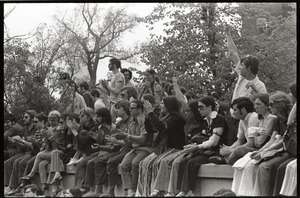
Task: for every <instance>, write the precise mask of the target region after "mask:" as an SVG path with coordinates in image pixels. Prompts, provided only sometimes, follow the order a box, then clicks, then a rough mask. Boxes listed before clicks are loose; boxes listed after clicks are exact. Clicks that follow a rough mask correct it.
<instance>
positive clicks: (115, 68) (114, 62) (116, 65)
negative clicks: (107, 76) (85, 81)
mask: <svg viewBox="0 0 300 198" xmlns="http://www.w3.org/2000/svg"><path fill="white" fill-rule="evenodd" d="M108 69H109V71H112V72H113V76H112V78H111V81H110V84H109V85H108V84H107V82H106V81H104V80H101V81H100V83H101V85H102V87H103V88H105V89H106V90H107V92H109V101H110V106H112V105H113V104H115V103H116V102H117V101H118V100H119V99H121V96H120V93H121V89H122V87H124V85H125V77H124V75H123V74H122V73H121V72H120V71H119V69H121V61H120V60H119V59H116V58H112V59H110V60H109V64H108ZM110 106H109V107H107V108H110Z"/></svg>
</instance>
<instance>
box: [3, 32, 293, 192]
mask: <svg viewBox="0 0 300 198" xmlns="http://www.w3.org/2000/svg"><path fill="white" fill-rule="evenodd" d="M224 30H225V33H226V39H227V45H228V50H229V56H230V58H231V60H232V61H233V63H234V66H235V67H234V70H235V72H236V73H237V74H238V81H237V83H236V86H235V89H234V91H233V95H232V101H231V103H230V107H229V106H228V107H227V108H226V106H224V104H221V105H220V102H219V101H218V100H216V99H215V98H214V97H212V94H210V93H203V96H201V97H196V96H195V95H194V94H189V93H188V92H187V93H186V92H185V90H184V89H183V88H181V87H180V86H179V82H178V78H176V77H173V79H172V82H171V83H164V86H163V85H162V84H161V83H160V80H159V78H158V77H157V75H156V72H155V71H154V70H153V69H147V70H146V71H145V72H144V73H143V82H141V83H140V84H135V83H134V82H133V81H132V79H131V78H132V72H131V71H130V70H129V69H124V68H123V69H122V67H121V62H120V60H118V59H116V58H112V59H110V61H109V65H108V68H109V70H110V71H111V72H112V73H113V76H112V78H111V79H110V81H109V82H107V81H105V80H101V82H100V84H99V86H97V87H93V88H90V86H89V84H88V83H87V82H81V83H79V84H78V85H77V83H76V82H74V81H73V80H72V79H71V78H70V76H69V75H68V74H67V73H63V74H61V78H60V84H61V85H62V90H61V98H60V99H59V100H58V101H57V102H58V104H59V105H58V108H57V109H55V110H52V111H51V112H49V113H48V115H46V114H45V113H43V112H36V111H35V110H28V111H26V112H25V114H24V116H23V126H21V125H20V124H19V123H18V121H17V120H16V116H15V115H12V114H10V113H8V114H6V115H5V118H4V120H5V127H6V129H5V133H4V146H5V147H4V154H5V162H4V190H5V195H7V196H12V195H16V194H18V193H21V192H22V193H23V195H24V196H28V197H34V196H42V195H43V194H44V192H45V191H46V190H48V189H49V185H53V188H52V192H51V196H52V197H55V196H62V197H64V196H71V197H72V196H73V197H76V196H77V197H78V196H79V197H81V196H87V197H88V196H111V197H113V196H115V194H114V191H115V186H117V185H118V182H119V180H120V179H121V181H122V184H123V189H124V192H125V193H126V194H125V195H124V196H128V197H134V196H153V197H156V196H177V197H183V196H192V195H194V194H195V191H196V190H199V188H201V186H195V184H196V179H197V173H198V170H199V168H200V166H201V165H202V164H206V163H215V164H230V165H232V166H233V168H234V178H233V183H232V189H231V191H230V193H231V195H234V194H235V195H238V196H278V195H287V196H291V195H296V194H297V190H296V184H297V172H296V170H297V168H296V167H297V163H296V161H297V155H296V152H297V151H296V149H297V138H296V133H297V131H296V128H297V119H296V117H297V116H296V115H297V114H296V104H297V101H296V90H297V89H296V87H297V85H296V83H295V82H294V83H291V85H290V93H291V95H290V94H289V93H284V92H282V91H276V92H273V93H268V91H267V88H266V87H265V85H264V83H263V82H262V81H260V80H259V78H258V76H257V74H258V66H259V63H258V60H257V58H256V57H255V56H252V55H249V56H246V57H245V58H242V59H240V58H239V55H238V51H237V48H236V46H235V44H234V42H233V39H232V37H231V34H230V31H229V28H228V27H225V28H224ZM226 115H229V116H227V117H226ZM66 166H76V173H75V179H74V184H73V185H71V186H74V188H72V189H62V186H61V181H62V180H63V178H64V177H65V174H64V172H65V171H66V170H65V168H66ZM37 173H38V174H37ZM119 173H120V175H121V177H119ZM35 175H39V179H40V182H41V187H39V186H37V185H35V184H33V181H32V180H33V177H34V176H35ZM198 179H199V178H198ZM104 185H106V186H107V188H105V189H106V190H107V191H105V192H104ZM218 193H221V194H222V193H225V191H224V192H223V191H222V192H221V191H220V192H219V191H218ZM226 193H227V191H226Z"/></svg>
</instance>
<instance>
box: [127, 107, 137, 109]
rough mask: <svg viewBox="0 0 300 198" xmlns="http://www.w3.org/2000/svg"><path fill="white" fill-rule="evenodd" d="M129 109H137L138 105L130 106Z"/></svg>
mask: <svg viewBox="0 0 300 198" xmlns="http://www.w3.org/2000/svg"><path fill="white" fill-rule="evenodd" d="M129 109H137V107H129Z"/></svg>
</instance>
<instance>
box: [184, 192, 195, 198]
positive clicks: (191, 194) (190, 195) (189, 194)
mask: <svg viewBox="0 0 300 198" xmlns="http://www.w3.org/2000/svg"><path fill="white" fill-rule="evenodd" d="M185 196H186V197H192V196H194V194H193V191H191V190H189V192H187V193H186V194H185Z"/></svg>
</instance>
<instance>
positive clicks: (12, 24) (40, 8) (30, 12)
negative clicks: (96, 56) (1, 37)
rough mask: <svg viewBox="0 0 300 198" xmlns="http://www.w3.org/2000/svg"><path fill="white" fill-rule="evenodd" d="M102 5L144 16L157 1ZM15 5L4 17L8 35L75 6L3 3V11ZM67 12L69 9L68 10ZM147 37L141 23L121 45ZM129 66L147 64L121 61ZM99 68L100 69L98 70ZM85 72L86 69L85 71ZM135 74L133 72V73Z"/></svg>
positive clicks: (104, 64)
mask: <svg viewBox="0 0 300 198" xmlns="http://www.w3.org/2000/svg"><path fill="white" fill-rule="evenodd" d="M99 4H100V5H101V6H103V7H107V8H109V7H111V6H113V7H119V6H120V7H123V6H124V5H130V6H129V7H128V8H127V9H126V11H127V12H128V13H134V14H136V15H137V16H141V17H144V16H146V15H148V14H150V13H151V11H152V10H153V8H154V7H155V5H156V4H157V3H130V4H129V3H99ZM14 6H16V8H15V10H14V11H13V12H12V13H11V14H10V15H9V16H8V17H7V18H6V19H5V21H4V22H5V24H6V27H7V28H8V31H9V35H10V36H15V35H23V34H28V33H32V32H33V31H35V29H36V28H37V26H38V25H39V24H40V23H47V24H48V25H50V24H51V23H52V21H53V19H52V16H53V15H54V14H55V13H57V12H58V11H65V10H70V11H71V10H72V9H73V8H74V7H76V3H14V4H12V3H4V13H7V12H8V10H10V9H12V8H13V7H14ZM68 12H69V11H68ZM157 31H158V32H162V26H158V27H157ZM147 38H149V31H148V29H147V28H146V27H145V25H143V24H141V25H138V26H137V27H136V28H134V29H133V30H132V31H131V32H129V33H127V34H125V35H124V36H123V45H124V46H131V45H133V44H134V43H136V42H142V41H144V40H146V39H147ZM107 62H108V60H102V61H100V63H99V67H98V68H101V69H98V71H97V82H98V80H99V79H103V78H106V74H107V71H108V69H107ZM129 66H133V67H138V68H139V69H140V70H142V71H143V70H144V69H145V68H146V67H147V66H146V65H144V64H142V63H141V64H139V65H136V66H134V65H129V64H128V63H126V62H122V67H124V68H127V67H129ZM100 70H101V71H100ZM86 72H87V71H86ZM86 74H87V73H86ZM134 76H135V74H134Z"/></svg>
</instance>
